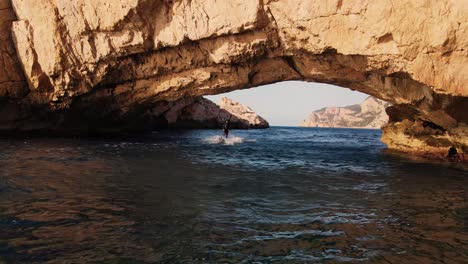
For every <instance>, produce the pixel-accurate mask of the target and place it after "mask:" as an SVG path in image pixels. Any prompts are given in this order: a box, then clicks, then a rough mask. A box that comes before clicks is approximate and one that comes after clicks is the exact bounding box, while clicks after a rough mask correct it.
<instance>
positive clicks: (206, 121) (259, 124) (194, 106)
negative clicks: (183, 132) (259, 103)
mask: <svg viewBox="0 0 468 264" xmlns="http://www.w3.org/2000/svg"><path fill="white" fill-rule="evenodd" d="M164 117H165V118H166V120H167V121H168V125H169V127H172V128H221V127H222V126H223V123H224V122H225V121H226V120H230V127H231V128H240V129H250V128H268V127H269V126H270V125H269V124H268V122H267V121H266V120H265V119H263V118H262V117H261V116H259V115H257V114H256V113H255V112H254V111H253V110H252V109H250V108H249V107H247V106H244V105H242V104H240V103H237V102H234V101H232V100H230V99H228V98H226V97H223V98H222V100H221V103H220V104H219V105H217V104H215V103H213V102H212V101H210V100H208V99H205V98H203V97H200V98H196V99H193V101H192V102H189V103H188V104H187V101H181V102H180V103H176V105H175V106H174V107H172V108H171V109H170V110H169V111H168V112H166V113H165V114H164Z"/></svg>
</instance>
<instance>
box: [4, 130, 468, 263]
mask: <svg viewBox="0 0 468 264" xmlns="http://www.w3.org/2000/svg"><path fill="white" fill-rule="evenodd" d="M220 134H221V132H220V131H216V130H191V131H165V132H164V131H163V132H154V133H152V134H149V135H144V136H141V135H140V136H127V137H113V138H107V139H103V138H86V139H83V138H82V139H71V138H56V139H50V138H26V139H24V138H23V139H18V138H16V139H0V150H1V151H0V263H2V262H5V263H90V262H93V263H309V262H312V263H337V262H338V263H340V262H351V263H354V262H364V263H443V262H445V263H463V262H464V261H466V259H467V258H468V228H467V213H468V209H467V203H466V202H467V201H466V200H467V193H466V187H467V186H468V173H467V170H466V168H464V167H462V166H461V165H460V164H451V163H432V162H428V161H424V160H415V159H413V160H411V159H407V158H405V157H403V156H396V155H394V154H391V153H388V152H387V151H386V150H385V146H384V145H383V144H382V143H381V142H380V141H379V138H380V136H381V134H380V131H378V130H354V129H316V128H287V127H274V128H271V129H267V130H249V131H233V137H231V139H229V140H228V141H227V142H224V141H220V140H219V135H220Z"/></svg>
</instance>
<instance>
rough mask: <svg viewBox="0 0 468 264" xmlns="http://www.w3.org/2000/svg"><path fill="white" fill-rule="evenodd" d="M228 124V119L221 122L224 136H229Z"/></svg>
mask: <svg viewBox="0 0 468 264" xmlns="http://www.w3.org/2000/svg"><path fill="white" fill-rule="evenodd" d="M229 126H230V122H229V120H226V121H224V124H223V131H224V136H225V137H226V138H228V137H229Z"/></svg>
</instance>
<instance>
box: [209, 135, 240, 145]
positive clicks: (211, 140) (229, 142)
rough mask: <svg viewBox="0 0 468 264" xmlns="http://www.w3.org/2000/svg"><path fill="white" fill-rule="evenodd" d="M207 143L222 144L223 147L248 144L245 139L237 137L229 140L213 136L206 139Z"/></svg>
mask: <svg viewBox="0 0 468 264" xmlns="http://www.w3.org/2000/svg"><path fill="white" fill-rule="evenodd" d="M205 141H206V142H208V143H209V144H222V145H230V146H231V145H235V144H241V143H244V142H247V140H246V139H245V138H242V137H236V136H230V137H228V138H224V137H221V136H212V137H209V138H207V139H205Z"/></svg>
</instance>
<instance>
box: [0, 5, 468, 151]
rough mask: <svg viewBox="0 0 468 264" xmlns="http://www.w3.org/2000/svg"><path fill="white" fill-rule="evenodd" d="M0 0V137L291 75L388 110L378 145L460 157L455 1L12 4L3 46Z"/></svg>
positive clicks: (461, 27)
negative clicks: (355, 93)
mask: <svg viewBox="0 0 468 264" xmlns="http://www.w3.org/2000/svg"><path fill="white" fill-rule="evenodd" d="M0 1H1V2H0V3H2V9H1V10H2V12H3V13H6V16H2V21H3V20H5V17H7V18H6V21H7V25H6V26H5V23H4V21H3V22H2V27H1V35H2V36H3V37H2V40H3V39H4V40H5V41H2V44H1V45H2V46H1V55H0V57H1V58H2V61H3V65H2V66H0V67H1V69H0V76H2V77H1V78H2V79H1V83H2V85H1V86H0V95H1V96H2V103H1V104H0V113H1V117H0V127H1V128H2V129H3V130H4V131H12V130H14V131H34V130H53V131H54V130H58V131H67V132H69V131H81V132H82V131H89V130H93V129H96V130H113V129H117V130H119V129H129V128H131V129H138V128H142V127H145V128H146V127H148V128H151V127H153V126H156V125H157V124H159V123H158V122H157V119H158V118H156V119H154V118H153V117H150V116H153V115H154V114H155V113H157V112H154V111H153V110H152V109H162V108H164V107H167V106H168V105H170V104H171V102H172V101H175V100H178V99H181V98H182V99H183V98H188V97H196V96H202V95H207V94H216V93H223V92H227V91H232V90H236V89H243V88H248V87H253V86H258V85H262V84H267V83H272V82H277V81H284V80H304V81H314V82H324V83H330V84H336V85H340V86H343V87H347V88H351V89H355V90H359V91H361V92H364V93H367V94H369V95H373V96H375V97H377V98H379V99H383V100H385V101H388V102H391V103H392V104H393V105H395V109H396V110H392V111H389V113H390V117H391V123H390V124H389V125H388V126H387V127H386V128H385V129H384V133H385V135H384V137H383V141H384V142H385V143H387V144H388V146H389V147H390V148H393V149H399V150H404V151H421V152H423V151H433V152H434V151H438V152H441V153H442V152H446V150H447V148H448V147H449V146H451V145H453V146H456V147H457V148H458V149H459V150H460V151H462V152H465V153H466V152H468V145H467V144H466V138H467V135H468V127H467V124H468V115H467V114H466V109H467V106H468V88H467V86H468V85H467V84H468V75H467V74H466V72H468V50H467V47H468V5H466V3H465V1H457V0H424V1H423V0H418V1H415V0H382V1H372V0H347V1H343V0H320V1H319V0H309V1H304V0H230V1H220V0H174V1H171V0H116V1H109V0H94V1H88V0H75V1H69V0H11V1H12V4H13V7H14V10H15V11H16V21H15V22H14V23H13V26H12V29H13V36H14V44H13V43H12V42H11V41H10V37H9V34H8V33H9V30H10V28H9V26H8V24H9V23H10V22H8V21H10V20H11V19H12V18H14V14H12V12H11V8H10V4H9V3H8V1H5V0H0ZM5 36H6V37H5ZM12 46H15V47H16V50H17V55H18V57H15V52H14V51H13V50H12V49H11V47H12ZM8 47H9V48H8ZM5 50H6V51H5ZM17 60H19V61H20V62H21V66H22V69H23V72H24V75H25V77H26V80H27V83H28V86H27V87H25V86H23V85H22V83H23V82H22V80H23V79H22V76H21V74H20V73H19V72H18V70H17V63H16V61H17ZM5 76H7V77H6V78H5ZM12 83H13V84H16V86H13V87H12V86H11V84H12ZM403 108H404V109H405V111H401V110H402V109H403ZM419 123H423V124H428V125H429V127H431V130H430V131H426V130H425V132H421V133H424V135H422V134H421V133H420V131H419V130H417V131H411V129H412V128H411V127H412V125H409V124H415V126H416V127H417V125H416V124H419Z"/></svg>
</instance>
